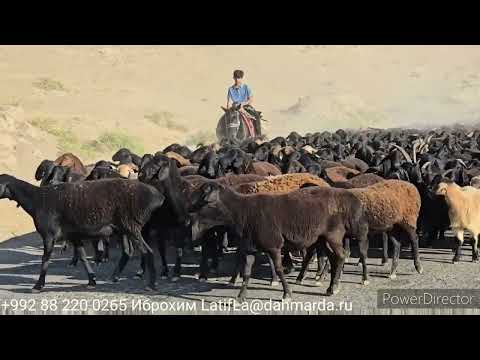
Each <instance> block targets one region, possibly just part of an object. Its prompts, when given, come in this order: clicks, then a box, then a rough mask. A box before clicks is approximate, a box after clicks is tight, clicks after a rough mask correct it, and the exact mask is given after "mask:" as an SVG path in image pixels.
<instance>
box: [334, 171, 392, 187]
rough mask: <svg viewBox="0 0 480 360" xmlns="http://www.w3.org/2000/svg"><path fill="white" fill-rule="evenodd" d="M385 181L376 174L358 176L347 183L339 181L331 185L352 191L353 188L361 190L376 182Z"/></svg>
mask: <svg viewBox="0 0 480 360" xmlns="http://www.w3.org/2000/svg"><path fill="white" fill-rule="evenodd" d="M384 180H385V179H384V178H382V177H381V176H378V175H376V174H371V173H368V174H360V175H357V176H354V177H352V178H350V179H348V180H347V181H339V182H335V183H333V184H332V186H334V187H338V188H343V189H353V188H362V187H367V186H370V185H373V184H376V183H378V182H381V181H384Z"/></svg>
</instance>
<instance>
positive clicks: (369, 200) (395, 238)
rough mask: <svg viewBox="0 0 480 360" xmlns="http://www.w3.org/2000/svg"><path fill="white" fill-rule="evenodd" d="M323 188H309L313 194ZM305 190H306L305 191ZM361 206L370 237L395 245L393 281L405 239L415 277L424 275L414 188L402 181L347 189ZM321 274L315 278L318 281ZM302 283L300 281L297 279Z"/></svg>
mask: <svg viewBox="0 0 480 360" xmlns="http://www.w3.org/2000/svg"><path fill="white" fill-rule="evenodd" d="M315 189H317V191H321V190H322V188H318V187H311V188H308V190H311V191H313V192H315V191H316V190H315ZM306 190H307V189H306ZM348 191H349V192H350V193H352V194H353V195H354V196H355V197H357V198H358V199H359V200H360V202H361V203H362V205H363V208H364V210H365V215H366V218H367V221H368V227H369V233H388V234H389V235H390V239H391V240H392V242H393V245H394V256H393V260H392V269H391V271H390V276H389V277H390V278H391V279H394V278H396V271H397V266H398V259H399V257H400V241H399V239H400V237H401V236H406V237H407V238H408V239H409V240H410V243H411V245H412V251H413V262H414V265H415V269H416V270H417V272H418V273H420V274H421V273H422V272H423V268H422V265H421V263H420V258H419V255H418V237H417V234H416V228H417V218H418V215H419V213H420V203H421V200H420V194H419V193H418V190H417V188H416V187H415V186H414V185H412V184H410V183H408V182H406V181H401V180H384V181H382V182H379V183H376V184H374V185H371V186H368V187H366V188H357V189H348ZM318 277H321V274H317V278H318ZM300 280H301V279H300Z"/></svg>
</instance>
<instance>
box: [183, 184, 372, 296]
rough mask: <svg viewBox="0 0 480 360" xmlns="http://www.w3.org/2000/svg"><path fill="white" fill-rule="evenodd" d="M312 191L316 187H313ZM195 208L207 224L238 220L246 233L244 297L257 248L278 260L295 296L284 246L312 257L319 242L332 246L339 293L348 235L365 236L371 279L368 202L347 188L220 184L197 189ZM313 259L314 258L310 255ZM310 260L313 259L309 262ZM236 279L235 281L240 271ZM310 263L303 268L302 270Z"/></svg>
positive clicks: (286, 288) (332, 287) (334, 283)
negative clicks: (243, 188) (245, 188)
mask: <svg viewBox="0 0 480 360" xmlns="http://www.w3.org/2000/svg"><path fill="white" fill-rule="evenodd" d="M311 190H315V191H314V192H312V191H311ZM191 210H192V211H197V214H196V215H197V216H198V217H199V218H200V220H201V222H202V226H203V227H205V228H211V227H213V226H216V225H232V226H235V227H236V232H237V233H238V234H241V235H242V236H241V242H240V244H239V255H240V256H239V259H241V260H244V276H243V284H242V288H241V290H240V293H239V295H238V298H239V300H240V301H244V300H245V298H246V295H247V287H248V283H249V280H250V274H251V271H252V266H253V263H254V261H255V255H254V253H255V252H257V251H258V250H263V251H266V252H267V253H268V254H269V255H270V257H271V258H272V260H273V264H274V267H275V271H276V273H277V274H278V275H279V277H280V280H281V282H282V285H283V298H284V299H290V298H291V290H290V287H289V285H288V283H287V281H286V279H285V276H284V272H283V267H282V261H281V249H282V247H283V246H284V245H287V247H289V248H297V249H305V248H306V249H308V250H307V258H308V257H310V258H311V256H312V255H313V250H315V249H316V248H317V247H318V246H319V247H321V248H323V249H325V248H326V246H327V244H328V246H329V247H330V248H331V250H332V251H327V253H328V256H329V260H330V262H331V266H332V272H331V280H330V286H329V288H328V290H327V294H328V295H332V294H335V293H337V292H338V283H339V279H340V274H341V272H342V268H343V263H344V260H345V256H344V251H343V246H342V240H343V237H344V235H345V234H348V235H351V236H355V237H357V238H358V239H359V243H360V245H361V246H360V248H361V258H362V264H363V277H362V279H363V283H366V282H367V279H368V274H367V269H366V253H367V248H368V240H367V238H366V234H367V232H368V225H367V223H366V219H365V215H364V213H363V207H362V205H361V203H360V201H359V200H358V199H357V198H356V197H355V196H353V195H352V194H351V193H349V192H348V191H347V190H343V189H333V188H328V187H324V188H318V187H316V188H310V189H302V190H297V191H293V192H289V193H287V194H251V195H243V194H239V193H237V192H235V191H233V190H231V189H229V188H228V187H226V186H222V185H219V184H214V183H207V184H204V185H202V186H201V187H200V188H199V189H198V190H197V191H195V192H194V193H193V194H192V208H191ZM307 260H309V258H308V259H307ZM307 263H308V261H307ZM240 264H241V262H239V263H238V264H237V272H236V273H235V274H234V276H233V277H232V280H231V282H233V283H234V282H235V278H236V274H238V266H239V265H240ZM305 270H306V268H304V267H302V273H304V272H305Z"/></svg>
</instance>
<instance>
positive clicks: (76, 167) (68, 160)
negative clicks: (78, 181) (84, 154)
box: [54, 153, 87, 176]
mask: <svg viewBox="0 0 480 360" xmlns="http://www.w3.org/2000/svg"><path fill="white" fill-rule="evenodd" d="M54 163H55V165H59V166H66V167H69V168H71V169H72V170H73V171H75V172H76V173H79V174H82V175H85V176H87V169H86V168H85V166H84V165H83V163H82V161H81V160H80V159H79V158H78V157H76V156H75V155H73V154H72V153H66V154H63V155H62V156H59V157H58V158H57V159H56V160H55V161H54Z"/></svg>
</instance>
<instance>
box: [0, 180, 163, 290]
mask: <svg viewBox="0 0 480 360" xmlns="http://www.w3.org/2000/svg"><path fill="white" fill-rule="evenodd" d="M5 198H6V199H9V200H13V201H16V202H17V203H18V205H20V206H21V207H22V208H23V210H25V212H27V213H28V214H29V215H30V216H31V217H32V219H33V220H34V224H35V228H36V230H37V231H38V233H39V234H40V236H41V237H42V239H43V257H42V265H41V272H40V276H39V278H38V281H37V282H36V284H35V286H34V287H33V290H32V291H33V292H39V291H41V290H42V289H43V288H44V286H45V278H46V275H47V270H48V264H49V261H50V258H51V255H52V252H53V247H54V244H55V242H57V241H61V240H62V239H64V238H68V239H69V240H70V241H71V242H72V243H73V244H74V246H75V248H76V250H77V251H78V253H79V254H80V260H81V261H82V263H83V265H84V268H85V271H86V272H87V275H88V286H89V287H94V286H95V285H96V281H95V273H94V272H93V270H92V268H91V267H90V265H89V263H88V260H87V258H86V254H85V249H84V247H83V241H84V240H85V239H92V238H97V237H104V236H110V235H111V234H113V233H114V232H116V233H118V234H119V235H120V236H121V237H122V239H123V241H122V245H123V253H122V257H121V259H120V261H119V263H118V264H117V267H116V269H115V271H114V275H115V274H116V273H118V272H119V271H121V269H122V268H123V267H124V266H125V256H127V257H128V256H129V254H130V253H131V252H132V245H135V246H136V247H137V248H139V250H140V251H141V253H142V254H144V255H145V258H146V259H147V263H148V266H147V267H148V270H149V281H148V285H147V287H149V288H154V287H155V266H154V264H153V261H154V260H153V253H152V250H151V248H150V247H149V246H148V245H147V244H146V242H145V240H144V239H143V237H142V235H141V230H142V227H143V225H144V224H145V223H146V222H147V221H148V220H149V218H150V215H151V214H152V212H154V211H155V210H156V209H157V208H159V207H160V206H161V205H162V204H163V201H164V197H163V196H162V195H161V194H160V193H159V192H158V191H157V190H156V189H155V188H153V187H151V186H149V185H146V184H142V183H139V182H132V181H128V180H117V179H114V180H101V181H91V182H78V183H62V184H57V185H53V186H44V187H37V186H34V185H31V184H29V183H27V182H25V181H22V180H19V179H17V178H15V177H13V176H10V175H5V174H4V175H0V199H5Z"/></svg>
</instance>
